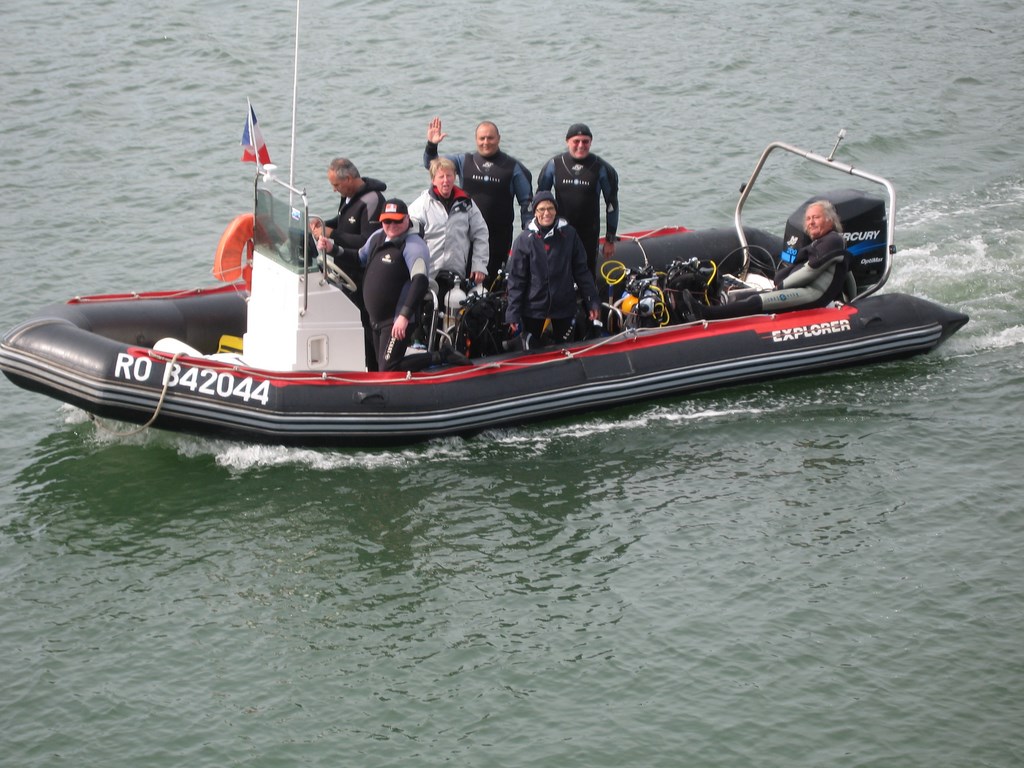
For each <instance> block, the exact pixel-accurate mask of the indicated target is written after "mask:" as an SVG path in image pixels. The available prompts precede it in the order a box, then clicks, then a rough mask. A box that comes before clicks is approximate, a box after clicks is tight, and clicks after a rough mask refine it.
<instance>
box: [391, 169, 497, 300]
mask: <svg viewBox="0 0 1024 768" xmlns="http://www.w3.org/2000/svg"><path fill="white" fill-rule="evenodd" d="M430 178H431V180H432V181H433V184H432V185H431V187H430V188H429V189H426V190H424V191H423V192H422V193H421V194H420V196H419V197H417V198H416V199H415V200H413V201H412V203H410V204H409V216H410V217H411V218H412V219H413V221H414V225H413V231H415V230H416V226H417V225H420V226H422V228H423V239H424V240H426V241H427V247H428V248H429V249H430V278H431V279H435V278H436V277H437V273H438V272H441V271H442V270H450V271H452V272H454V273H456V274H457V275H459V276H460V277H469V278H470V279H471V280H472V281H473V282H474V283H482V282H483V281H484V279H485V278H486V277H487V259H488V255H489V246H488V242H487V223H486V222H485V221H484V217H483V214H482V213H480V209H479V208H477V207H476V205H474V204H473V200H472V199H471V198H470V196H469V195H467V194H466V192H465V191H464V190H462V189H460V188H459V187H457V186H455V163H453V162H452V161H451V160H448V159H447V158H444V157H439V158H437V159H436V160H433V161H431V163H430Z"/></svg>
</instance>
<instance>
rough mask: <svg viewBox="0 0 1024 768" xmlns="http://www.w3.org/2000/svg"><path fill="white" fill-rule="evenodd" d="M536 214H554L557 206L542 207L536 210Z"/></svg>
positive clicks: (534, 210)
mask: <svg viewBox="0 0 1024 768" xmlns="http://www.w3.org/2000/svg"><path fill="white" fill-rule="evenodd" d="M533 212H534V213H554V212H555V206H553V205H542V206H541V207H540V208H534V209H533Z"/></svg>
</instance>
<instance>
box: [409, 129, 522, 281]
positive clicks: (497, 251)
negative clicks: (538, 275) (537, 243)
mask: <svg viewBox="0 0 1024 768" xmlns="http://www.w3.org/2000/svg"><path fill="white" fill-rule="evenodd" d="M437 156H438V155H437V144H434V143H433V142H429V141H428V142H427V147H426V149H424V150H423V165H424V167H429V166H430V162H431V160H434V159H435V158H436V157H437ZM445 157H447V158H448V159H449V160H451V161H452V162H453V163H455V171H456V173H457V174H458V176H459V186H460V187H462V189H463V190H465V191H466V193H467V194H468V195H469V196H470V197H471V198H472V199H473V202H474V203H475V204H476V206H477V207H478V208H479V209H480V213H481V214H483V217H484V221H485V222H487V240H488V246H489V255H488V259H487V282H486V285H488V286H489V285H490V284H491V283H492V282H493V281H494V278H495V276H496V275H497V274H498V270H499V269H501V268H502V267H503V266H504V265H505V260H506V259H507V258H508V252H509V249H510V248H511V247H512V230H513V225H514V224H515V218H516V216H515V203H516V201H517V200H518V202H519V209H520V217H521V219H520V221H521V225H522V227H524V228H525V227H526V225H527V223H528V222H529V221H530V201H531V200H532V199H533V194H532V190H533V174H531V173H530V171H529V170H528V169H527V168H526V166H525V165H523V164H522V163H520V162H519V161H518V160H516V159H515V158H514V157H512V156H511V155H507V154H505V153H504V152H502V151H500V150H499V151H498V152H496V153H495V154H493V155H491V156H490V157H484V156H483V155H481V154H480V153H479V152H472V153H470V152H467V153H465V154H462V155H445Z"/></svg>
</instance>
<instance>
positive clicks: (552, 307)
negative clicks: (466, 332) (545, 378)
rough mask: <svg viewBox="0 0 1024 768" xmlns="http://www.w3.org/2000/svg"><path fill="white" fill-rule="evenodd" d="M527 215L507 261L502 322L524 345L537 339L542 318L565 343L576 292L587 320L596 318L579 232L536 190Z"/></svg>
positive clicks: (594, 294) (547, 196)
mask: <svg viewBox="0 0 1024 768" xmlns="http://www.w3.org/2000/svg"><path fill="white" fill-rule="evenodd" d="M533 213H534V216H533V220H532V221H530V223H529V224H528V225H527V227H526V229H525V230H523V232H522V234H521V235H519V237H518V238H516V241H515V243H514V244H513V246H512V255H511V256H510V257H509V260H508V308H507V309H506V310H505V322H506V323H507V324H508V325H509V328H510V330H511V331H512V332H513V333H515V332H517V331H519V330H520V329H521V330H522V332H523V334H524V337H525V338H526V340H527V343H529V341H530V340H531V339H532V340H535V341H536V340H539V339H540V335H541V331H542V330H543V329H544V323H545V322H546V321H550V322H551V336H552V338H553V339H554V340H555V341H556V342H562V341H569V339H570V338H571V336H572V330H573V326H574V324H575V321H576V295H577V292H579V294H580V296H581V297H582V298H583V303H584V305H585V306H586V308H587V310H588V313H589V315H590V319H591V321H594V320H597V319H598V318H599V317H600V304H599V303H598V300H597V286H596V285H595V284H594V276H593V275H592V274H591V272H590V269H589V268H588V267H587V254H586V251H585V250H584V248H583V242H582V241H581V240H580V236H579V235H578V234H577V233H576V230H575V229H573V228H572V227H571V226H570V225H569V224H568V222H566V221H565V219H560V218H558V208H557V205H556V203H555V197H554V195H552V194H551V193H550V192H538V193H537V196H536V197H534V198H533Z"/></svg>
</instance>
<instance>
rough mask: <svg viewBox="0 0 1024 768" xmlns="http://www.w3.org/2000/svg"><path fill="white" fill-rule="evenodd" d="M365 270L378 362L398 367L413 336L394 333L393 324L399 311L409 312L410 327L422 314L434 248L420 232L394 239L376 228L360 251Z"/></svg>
mask: <svg viewBox="0 0 1024 768" xmlns="http://www.w3.org/2000/svg"><path fill="white" fill-rule="evenodd" d="M359 258H360V261H361V262H362V263H363V265H364V271H363V300H364V301H365V302H366V312H367V314H368V315H369V319H370V328H371V329H372V333H373V343H374V348H375V349H376V350H377V365H378V367H379V369H380V370H382V371H393V370H398V369H399V368H400V367H401V363H402V358H403V356H404V355H405V350H406V347H408V345H409V337H410V336H411V335H412V334H411V333H410V332H408V331H407V332H406V335H405V338H404V339H394V338H392V337H391V326H392V325H394V323H395V318H397V317H398V316H399V315H403V316H405V317H406V318H407V319H408V320H409V323H410V330H411V327H412V326H413V325H415V323H416V320H417V319H418V317H419V311H420V306H421V304H422V302H423V297H424V295H425V294H426V292H427V270H428V268H429V265H430V252H429V251H428V250H427V244H426V243H425V242H423V238H421V237H420V236H419V235H416V234H412V233H410V232H406V233H405V234H404V235H402V236H401V237H398V238H396V239H394V240H385V239H384V232H383V231H380V232H375V233H374V234H373V235H371V236H370V239H369V240H367V241H366V245H364V246H363V247H362V249H360V251H359Z"/></svg>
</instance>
